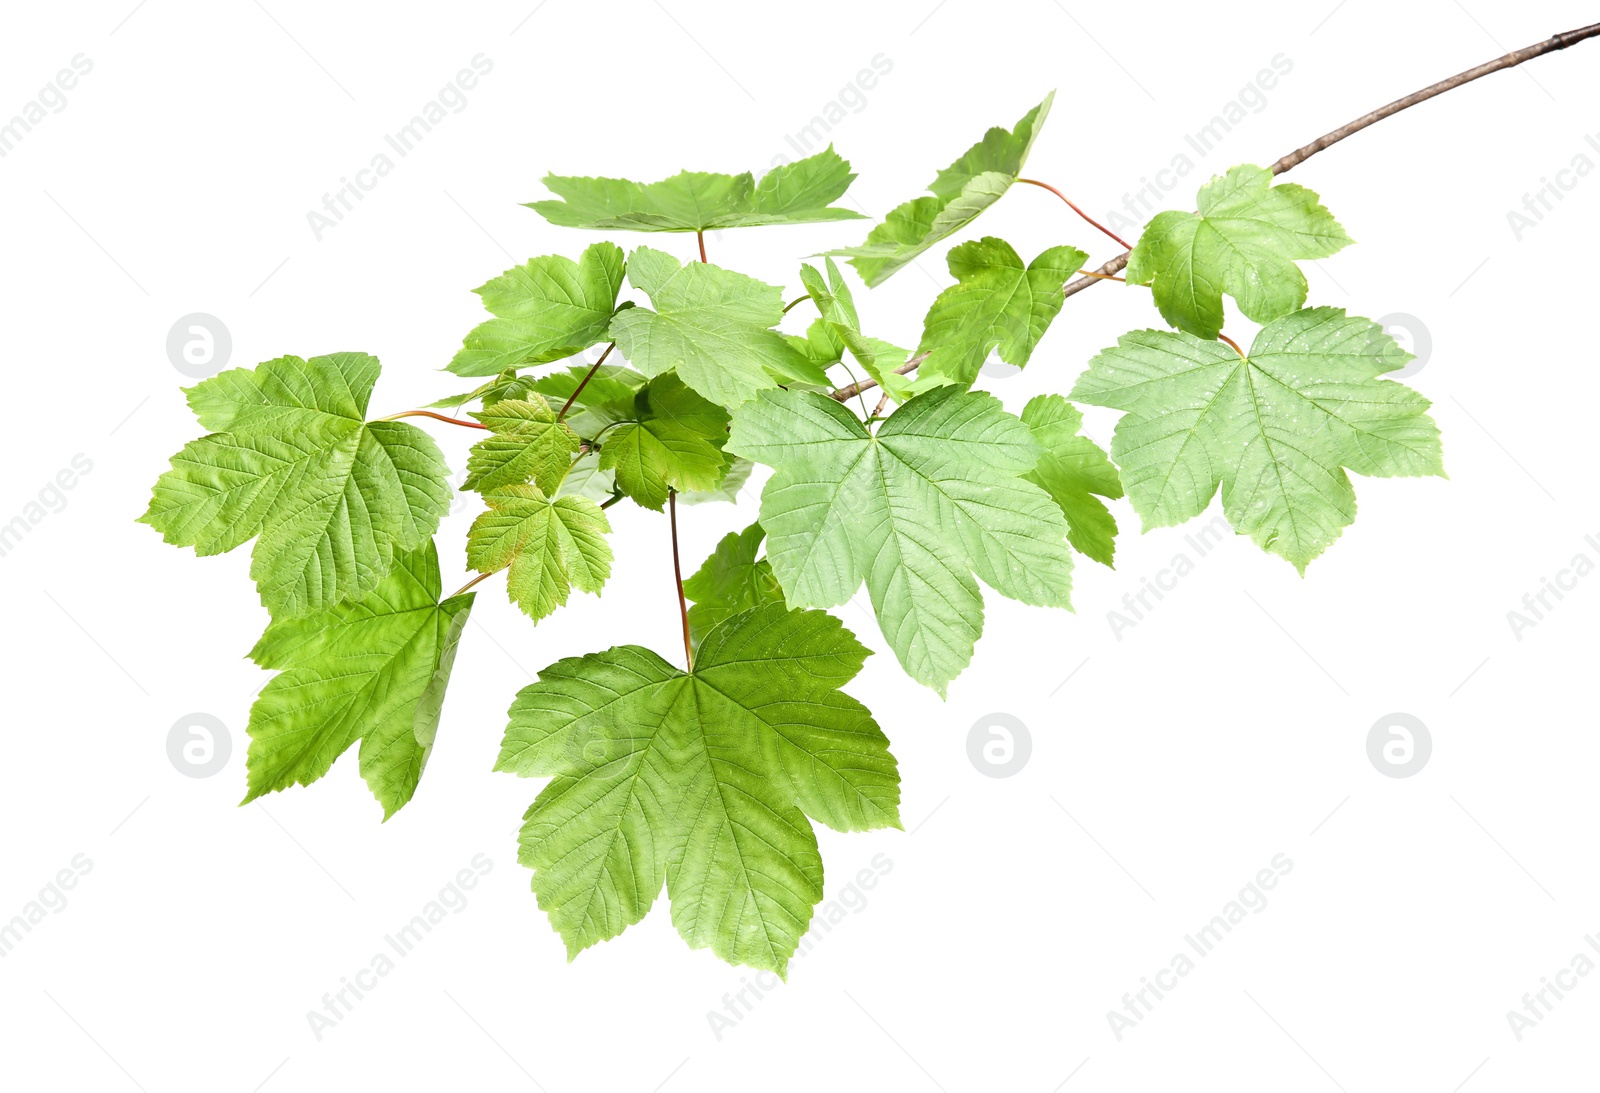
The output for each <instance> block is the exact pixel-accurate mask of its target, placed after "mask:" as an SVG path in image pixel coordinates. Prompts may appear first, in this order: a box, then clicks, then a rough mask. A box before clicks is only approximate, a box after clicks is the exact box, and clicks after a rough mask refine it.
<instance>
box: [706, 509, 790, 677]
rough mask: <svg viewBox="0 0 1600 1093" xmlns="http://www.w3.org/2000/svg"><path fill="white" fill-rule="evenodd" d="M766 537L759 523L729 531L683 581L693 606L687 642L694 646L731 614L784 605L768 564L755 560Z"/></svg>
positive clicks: (781, 592) (776, 580)
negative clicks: (769, 604)
mask: <svg viewBox="0 0 1600 1093" xmlns="http://www.w3.org/2000/svg"><path fill="white" fill-rule="evenodd" d="M766 536H767V533H766V532H765V531H763V530H762V529H761V525H760V524H751V525H750V526H749V527H747V528H745V529H744V530H743V531H731V532H729V533H728V534H727V535H724V536H723V537H722V541H721V542H720V543H718V544H717V549H716V550H715V551H713V552H712V554H711V557H709V558H707V559H706V560H705V564H704V565H702V566H701V567H700V568H699V570H697V571H696V572H695V574H694V576H692V577H690V578H688V579H687V580H685V581H684V582H683V594H684V595H685V596H687V597H688V598H689V601H690V602H691V603H692V604H693V606H692V607H690V608H689V639H690V641H691V642H693V643H694V645H695V646H696V647H698V646H699V645H700V641H701V639H703V638H704V637H705V636H706V634H707V633H708V632H709V631H710V630H711V628H712V627H714V626H716V625H717V624H718V623H719V622H721V621H722V620H723V619H726V618H728V617H729V616H730V615H737V614H738V613H739V612H741V611H748V610H749V609H750V608H752V607H760V606H761V605H762V604H767V603H782V602H783V589H782V588H780V587H778V579H777V578H776V577H774V576H773V575H772V566H771V564H770V563H769V562H768V561H767V560H766V559H765V558H761V559H757V557H756V555H758V554H760V553H761V540H763V539H765V538H766Z"/></svg>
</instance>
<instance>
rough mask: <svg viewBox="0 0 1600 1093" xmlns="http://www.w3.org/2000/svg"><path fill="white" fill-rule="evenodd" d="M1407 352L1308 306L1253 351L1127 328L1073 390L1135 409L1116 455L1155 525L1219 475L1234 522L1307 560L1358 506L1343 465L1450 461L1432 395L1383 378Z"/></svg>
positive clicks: (1276, 549)
mask: <svg viewBox="0 0 1600 1093" xmlns="http://www.w3.org/2000/svg"><path fill="white" fill-rule="evenodd" d="M1410 359H1411V354H1409V353H1407V352H1405V351H1404V350H1403V349H1401V348H1400V347H1399V346H1398V345H1397V344H1396V343H1395V341H1394V339H1393V338H1391V337H1389V335H1387V334H1385V333H1384V331H1383V328H1382V327H1381V326H1379V325H1378V324H1377V323H1374V322H1372V321H1371V320H1369V319H1362V318H1357V317H1356V316H1353V315H1346V314H1345V313H1344V311H1343V309H1341V308H1336V307H1319V308H1310V309H1307V310H1304V311H1296V312H1294V313H1293V314H1291V315H1288V316H1286V317H1285V318H1282V319H1279V320H1277V321H1276V322H1274V323H1272V324H1270V325H1268V326H1267V327H1265V328H1264V329H1263V330H1262V331H1261V332H1260V334H1258V335H1257V336H1256V340H1255V343H1254V345H1252V346H1251V348H1250V353H1249V357H1248V359H1245V358H1241V357H1240V356H1239V355H1238V354H1237V353H1235V352H1234V351H1233V350H1232V349H1231V348H1229V347H1228V346H1226V345H1223V344H1221V343H1219V342H1211V341H1203V340H1201V339H1199V338H1196V337H1194V336H1193V335H1191V334H1184V333H1175V332H1172V331H1164V330H1145V331H1136V332H1134V333H1131V334H1126V335H1124V336H1123V337H1122V338H1121V339H1120V340H1119V341H1118V343H1117V346H1116V348H1114V349H1107V350H1105V351H1103V352H1102V353H1100V355H1099V356H1097V357H1095V358H1094V359H1093V360H1092V361H1090V362H1089V369H1088V371H1086V372H1085V373H1084V374H1083V375H1082V376H1081V377H1079V379H1078V383H1077V386H1076V388H1074V390H1073V392H1072V397H1073V398H1075V399H1077V400H1079V401H1081V402H1087V403H1091V404H1093V405H1096V406H1109V407H1112V408H1114V409H1118V410H1124V411H1127V413H1126V414H1125V415H1124V416H1123V418H1122V420H1121V421H1119V422H1118V423H1117V429H1116V433H1115V434H1114V435H1113V437H1112V441H1111V455H1112V457H1113V458H1114V459H1115V460H1116V461H1117V464H1118V466H1120V467H1121V468H1122V481H1123V484H1124V485H1125V486H1126V487H1127V490H1128V499H1129V500H1130V501H1131V502H1132V503H1133V507H1134V510H1135V511H1137V512H1138V513H1139V516H1140V517H1141V518H1142V519H1143V521H1144V526H1145V528H1146V529H1149V528H1152V527H1164V526H1166V525H1170V524H1177V523H1181V522H1182V521H1184V520H1187V519H1189V518H1190V517H1193V516H1197V515H1199V514H1200V513H1201V512H1203V511H1204V510H1205V508H1206V506H1207V505H1209V504H1210V503H1211V498H1212V497H1213V496H1214V495H1215V494H1216V492H1217V488H1218V487H1219V486H1220V487H1221V489H1222V507H1223V512H1224V513H1225V514H1226V515H1227V517H1228V522H1229V523H1231V524H1232V525H1233V527H1234V530H1236V531H1238V532H1239V533H1240V534H1245V535H1249V536H1250V537H1251V538H1253V539H1254V540H1255V541H1256V543H1257V544H1259V545H1260V546H1261V547H1262V549H1264V550H1268V551H1271V552H1272V553H1274V554H1278V555H1281V556H1282V557H1284V558H1286V559H1288V560H1289V561H1290V562H1291V563H1293V564H1294V566H1295V568H1296V569H1298V570H1300V571H1301V572H1302V573H1304V572H1305V567H1306V565H1307V564H1308V563H1309V562H1310V561H1311V560H1312V559H1313V558H1315V557H1317V555H1319V554H1321V553H1322V552H1323V551H1324V550H1326V549H1327V548H1328V546H1329V544H1331V543H1332V542H1333V541H1334V540H1335V539H1337V538H1338V537H1339V534H1340V532H1342V531H1343V529H1344V528H1345V526H1346V525H1348V524H1349V523H1351V522H1352V521H1353V520H1354V519H1355V515H1356V499H1355V491H1354V489H1353V488H1352V487H1351V485H1350V479H1349V477H1348V476H1346V474H1345V471H1344V469H1345V468H1349V469H1350V470H1352V471H1355V472H1356V473H1357V474H1364V475H1369V476H1381V477H1391V476H1412V475H1440V476H1442V475H1443V474H1444V466H1443V463H1442V461H1441V456H1440V449H1439V430H1438V427H1437V426H1436V425H1435V424H1434V423H1433V419H1431V418H1430V417H1428V415H1427V414H1426V413H1425V412H1424V411H1426V410H1427V408H1428V405H1429V403H1428V400H1427V399H1425V398H1423V397H1422V396H1421V395H1419V394H1418V393H1417V392H1415V391H1413V390H1412V389H1411V388H1409V387H1407V386H1405V385H1404V384H1401V383H1396V382H1394V381H1393V380H1385V379H1381V378H1380V377H1381V376H1382V375H1383V374H1384V373H1385V372H1391V371H1393V370H1395V369H1397V368H1400V367H1402V366H1404V364H1405V363H1406V361H1408V360H1410Z"/></svg>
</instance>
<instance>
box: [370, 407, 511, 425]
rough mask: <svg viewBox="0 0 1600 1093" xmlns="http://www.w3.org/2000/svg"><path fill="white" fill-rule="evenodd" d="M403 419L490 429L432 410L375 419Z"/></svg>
mask: <svg viewBox="0 0 1600 1093" xmlns="http://www.w3.org/2000/svg"><path fill="white" fill-rule="evenodd" d="M403 417H431V418H433V419H434V420H435V421H445V422H448V423H450V424H451V425H462V426H465V427H466V428H468V429H487V428H488V427H489V426H487V425H484V424H483V423H482V422H477V421H467V420H466V419H465V418H459V417H446V416H445V415H444V414H436V413H434V412H433V411H432V410H402V411H401V412H400V413H398V414H390V415H389V416H388V417H380V418H375V419H374V420H375V421H399V420H400V419H401V418H403Z"/></svg>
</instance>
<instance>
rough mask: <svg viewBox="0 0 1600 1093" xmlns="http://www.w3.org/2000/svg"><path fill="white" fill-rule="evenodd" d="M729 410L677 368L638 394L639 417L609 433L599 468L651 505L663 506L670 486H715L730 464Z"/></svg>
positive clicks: (602, 449) (603, 444)
mask: <svg viewBox="0 0 1600 1093" xmlns="http://www.w3.org/2000/svg"><path fill="white" fill-rule="evenodd" d="M727 439H728V414H727V411H725V410H723V408H722V407H720V406H718V405H716V404H715V403H711V402H707V401H706V400H705V399H703V398H701V397H700V396H699V395H697V394H695V393H694V392H693V391H691V390H689V388H687V387H685V386H684V385H683V381H682V380H680V379H678V377H677V376H676V375H674V374H673V373H671V372H667V373H664V374H662V375H659V376H657V377H656V378H655V379H653V380H651V381H650V383H649V385H648V386H647V387H645V388H644V390H642V391H640V392H639V393H638V394H637V395H636V396H634V420H632V421H628V422H625V423H623V424H621V425H618V426H616V427H615V428H614V429H612V430H611V431H610V432H608V433H606V434H605V436H604V438H603V442H602V444H601V447H600V464H599V469H600V470H603V471H612V472H614V473H615V475H616V483H617V487H618V488H619V489H621V490H622V492H623V493H625V494H627V495H628V496H629V497H631V498H633V500H634V501H636V502H637V503H639V504H640V505H643V506H644V507H645V508H647V509H655V510H656V511H657V512H660V511H661V506H662V505H665V504H666V503H667V491H668V490H683V491H688V490H713V489H716V488H717V486H718V485H719V484H720V483H721V482H722V476H723V473H724V472H725V471H726V469H727V466H728V460H727V458H726V457H725V456H724V455H723V454H722V445H723V444H724V443H725V442H726V441H727Z"/></svg>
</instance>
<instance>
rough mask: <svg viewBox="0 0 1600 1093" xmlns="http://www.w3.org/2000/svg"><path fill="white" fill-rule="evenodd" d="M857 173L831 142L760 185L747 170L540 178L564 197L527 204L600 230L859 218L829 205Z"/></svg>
mask: <svg viewBox="0 0 1600 1093" xmlns="http://www.w3.org/2000/svg"><path fill="white" fill-rule="evenodd" d="M855 177H856V176H855V175H853V174H851V173H850V164H849V163H847V162H846V161H844V160H843V159H840V158H839V155H838V153H836V152H835V151H834V150H833V146H832V145H831V144H830V145H829V146H828V147H827V148H826V149H825V150H823V151H821V152H818V153H817V154H816V155H814V156H808V157H807V158H805V159H802V160H800V161H798V162H796V163H789V164H785V165H784V166H782V167H775V168H773V169H772V170H771V171H769V172H767V173H766V174H765V175H762V176H761V181H760V182H756V181H755V180H754V179H753V178H751V176H750V174H749V172H745V173H744V174H739V175H722V174H708V173H706V172H703V171H683V172H680V173H679V174H676V175H673V176H672V177H671V178H668V179H663V180H662V181H660V182H650V183H640V182H632V181H629V180H628V179H625V178H579V177H571V176H561V175H546V176H545V179H544V184H545V186H546V187H547V188H548V189H549V190H550V192H551V193H553V194H555V195H557V196H558V197H560V198H562V200H560V201H533V202H529V203H528V208H530V209H532V210H533V211H534V212H536V213H538V214H539V215H540V216H542V217H544V218H545V219H546V220H548V221H550V223H552V224H559V225H561V226H562V227H566V228H593V229H596V230H599V231H614V230H622V231H641V232H693V231H715V230H718V229H721V228H749V227H757V226H760V225H764V224H809V223H814V222H817V221H826V220H859V219H861V214H860V213H858V212H853V211H851V210H850V209H838V208H830V207H829V206H830V203H831V202H834V201H836V200H838V199H839V198H841V197H843V196H844V192H845V190H847V189H849V188H850V183H851V182H852V181H854V180H855Z"/></svg>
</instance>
